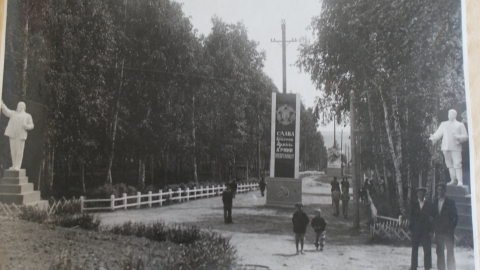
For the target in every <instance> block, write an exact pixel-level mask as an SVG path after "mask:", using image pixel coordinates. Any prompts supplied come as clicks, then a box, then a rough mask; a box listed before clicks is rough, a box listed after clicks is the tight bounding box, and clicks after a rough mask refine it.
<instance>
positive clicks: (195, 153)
mask: <svg viewBox="0 0 480 270" xmlns="http://www.w3.org/2000/svg"><path fill="white" fill-rule="evenodd" d="M192 93H193V94H192V143H193V181H195V184H196V185H197V186H198V185H199V183H198V177H197V143H196V137H195V131H196V126H195V91H192Z"/></svg>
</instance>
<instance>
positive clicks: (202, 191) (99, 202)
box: [80, 183, 258, 212]
mask: <svg viewBox="0 0 480 270" xmlns="http://www.w3.org/2000/svg"><path fill="white" fill-rule="evenodd" d="M225 188H226V186H225V185H221V186H211V187H202V186H201V187H200V188H196V187H194V188H193V189H189V188H186V189H184V190H182V189H180V188H179V189H177V190H171V189H169V190H168V191H162V190H160V191H159V192H158V193H152V192H151V191H149V192H148V194H141V193H140V192H137V195H132V196H127V194H126V193H123V196H122V197H120V198H115V195H111V196H110V199H89V200H87V199H86V198H85V197H83V196H82V197H80V209H81V211H82V212H84V211H91V210H111V211H114V210H116V209H127V208H129V207H136V208H140V206H142V205H146V206H148V207H152V205H155V204H158V205H159V206H162V205H163V203H164V202H175V201H176V202H182V201H189V200H194V199H200V198H208V197H213V196H218V195H220V194H222V193H223V191H224V190H225ZM253 189H258V183H247V184H238V187H237V193H243V192H248V191H251V190H253ZM92 204H93V205H92Z"/></svg>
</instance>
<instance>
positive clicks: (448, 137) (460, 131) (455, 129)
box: [429, 110, 468, 186]
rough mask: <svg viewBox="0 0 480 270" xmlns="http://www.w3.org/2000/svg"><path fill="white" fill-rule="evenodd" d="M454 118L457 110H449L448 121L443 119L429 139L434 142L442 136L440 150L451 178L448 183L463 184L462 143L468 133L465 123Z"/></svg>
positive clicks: (466, 138)
mask: <svg viewBox="0 0 480 270" xmlns="http://www.w3.org/2000/svg"><path fill="white" fill-rule="evenodd" d="M456 118H457V111H456V110H449V111H448V121H443V122H442V123H441V124H440V126H439V127H438V129H437V131H436V132H435V133H434V134H432V135H431V136H430V138H429V140H431V141H432V142H433V143H435V142H437V141H438V140H440V139H442V138H443V139H442V151H443V155H444V157H445V165H447V168H448V171H449V172H450V179H451V180H450V182H449V183H448V185H457V183H458V185H459V186H463V171H462V143H463V142H466V141H467V140H468V134H467V130H466V129H465V125H464V124H463V123H461V122H458V121H457V120H456Z"/></svg>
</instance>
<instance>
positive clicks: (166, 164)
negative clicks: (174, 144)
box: [163, 146, 169, 186]
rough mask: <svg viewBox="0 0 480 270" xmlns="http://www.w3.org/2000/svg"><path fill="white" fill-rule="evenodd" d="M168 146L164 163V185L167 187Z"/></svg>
mask: <svg viewBox="0 0 480 270" xmlns="http://www.w3.org/2000/svg"><path fill="white" fill-rule="evenodd" d="M168 158H169V155H168V146H167V149H166V150H165V155H164V160H165V161H164V162H163V168H164V173H165V179H164V185H165V186H166V185H167V184H168V163H169V162H168Z"/></svg>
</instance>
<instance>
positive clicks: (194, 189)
mask: <svg viewBox="0 0 480 270" xmlns="http://www.w3.org/2000/svg"><path fill="white" fill-rule="evenodd" d="M193 194H194V195H193V198H194V199H195V200H196V199H197V186H194V187H193Z"/></svg>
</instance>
